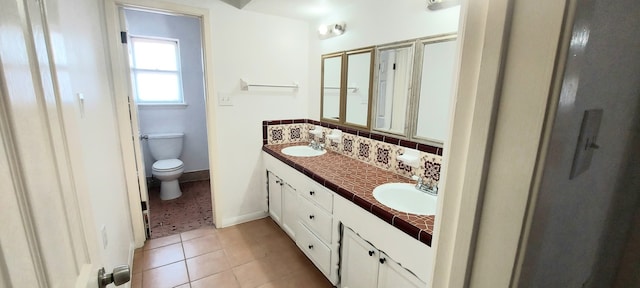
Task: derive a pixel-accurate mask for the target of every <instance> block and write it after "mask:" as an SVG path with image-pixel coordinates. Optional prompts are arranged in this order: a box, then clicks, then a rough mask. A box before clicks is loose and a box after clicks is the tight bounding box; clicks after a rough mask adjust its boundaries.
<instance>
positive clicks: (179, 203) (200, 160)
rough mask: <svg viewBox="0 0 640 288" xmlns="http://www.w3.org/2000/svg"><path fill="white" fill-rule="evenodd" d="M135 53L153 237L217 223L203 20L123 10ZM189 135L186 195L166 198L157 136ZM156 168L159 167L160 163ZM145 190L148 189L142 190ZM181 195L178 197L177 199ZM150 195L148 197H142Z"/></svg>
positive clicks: (135, 86) (185, 142)
mask: <svg viewBox="0 0 640 288" xmlns="http://www.w3.org/2000/svg"><path fill="white" fill-rule="evenodd" d="M123 13H124V17H125V19H126V27H127V37H128V39H127V42H128V44H129V45H128V46H129V55H130V61H129V63H130V70H131V86H132V90H133V95H134V97H132V99H133V100H134V102H135V104H136V105H135V108H136V109H137V111H136V112H137V115H138V117H137V119H138V127H139V133H140V134H141V135H142V141H140V145H141V147H140V149H139V150H138V151H141V152H142V155H140V156H141V157H142V159H143V160H144V161H142V162H143V163H144V172H145V173H144V174H145V175H146V177H145V178H146V182H147V191H146V193H147V197H146V198H147V199H148V202H147V208H148V209H147V210H146V212H145V213H146V214H147V217H146V218H145V219H147V221H148V223H146V225H145V227H147V230H148V232H147V234H148V235H147V237H148V238H158V237H163V236H168V235H172V234H176V233H180V232H185V231H188V230H192V229H196V228H199V227H201V226H207V225H208V226H211V225H213V219H212V218H213V217H212V215H213V214H212V205H211V189H210V183H209V161H208V158H209V157H208V155H209V154H208V145H207V127H206V109H205V86H204V73H203V71H204V67H203V59H202V37H201V35H202V32H201V31H202V29H201V22H200V19H198V18H197V17H192V16H185V15H171V14H166V13H157V12H153V11H145V10H140V9H130V8H124V9H123ZM167 133H179V134H183V135H184V136H183V139H182V149H181V150H182V151H181V155H180V157H179V159H180V160H181V161H182V162H183V165H184V168H183V169H184V173H183V174H182V175H181V176H180V178H179V183H180V188H181V190H182V195H181V196H179V197H177V198H174V199H166V197H164V198H165V199H164V200H163V199H161V195H160V186H161V185H165V184H164V183H161V181H159V180H158V179H157V177H155V176H153V174H154V173H152V166H154V163H156V162H155V161H157V160H162V159H156V158H157V157H158V155H154V154H153V153H151V152H150V151H153V150H152V149H150V145H152V144H150V142H153V141H156V142H157V141H158V140H154V139H157V138H155V137H153V135H164V134H167ZM154 167H155V166H154ZM141 193H145V191H141ZM173 197H175V196H172V197H171V198H173ZM142 198H145V197H142Z"/></svg>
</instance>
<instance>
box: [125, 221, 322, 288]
mask: <svg viewBox="0 0 640 288" xmlns="http://www.w3.org/2000/svg"><path fill="white" fill-rule="evenodd" d="M131 287H132V288H142V287H144V288H165V287H178V288H188V287H191V288H200V287H208V288H212V287H221V288H249V287H260V288H267V287H269V288H280V287H283V288H284V287H287V288H289V287H291V288H293V287H305V288H314V287H332V285H331V283H330V282H329V281H328V280H327V279H326V278H325V277H324V275H323V274H322V273H321V272H320V271H319V270H318V269H317V268H316V267H315V266H314V265H313V263H311V261H310V260H309V259H307V258H306V257H305V256H304V254H302V252H301V251H300V250H299V249H298V248H297V246H296V245H295V243H294V242H293V241H292V240H291V238H289V236H287V235H286V234H285V233H284V232H283V231H282V230H281V229H280V227H278V225H277V224H276V223H275V222H273V220H271V218H264V219H260V220H256V221H252V222H248V223H244V224H240V225H236V226H232V227H229V228H223V229H215V228H214V227H213V226H208V227H204V228H200V229H196V230H192V231H188V232H183V233H180V234H175V235H171V236H166V237H162V238H157V239H151V240H148V241H147V242H146V243H145V245H144V247H143V248H140V249H137V250H136V251H135V255H134V260H133V277H132V285H131Z"/></svg>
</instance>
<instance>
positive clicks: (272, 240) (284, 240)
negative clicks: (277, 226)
mask: <svg viewBox="0 0 640 288" xmlns="http://www.w3.org/2000/svg"><path fill="white" fill-rule="evenodd" d="M255 242H256V243H258V244H260V245H262V246H264V247H265V249H267V253H269V254H272V253H275V254H277V253H280V251H292V250H297V249H298V248H297V246H296V243H295V242H293V240H291V238H289V236H288V235H287V234H285V233H284V232H282V233H276V234H272V235H269V236H267V237H261V238H260V239H259V240H258V239H256V240H255Z"/></svg>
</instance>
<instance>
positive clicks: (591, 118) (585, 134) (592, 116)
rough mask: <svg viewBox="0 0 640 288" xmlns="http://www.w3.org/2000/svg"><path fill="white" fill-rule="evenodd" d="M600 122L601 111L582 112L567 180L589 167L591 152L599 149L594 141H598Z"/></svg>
mask: <svg viewBox="0 0 640 288" xmlns="http://www.w3.org/2000/svg"><path fill="white" fill-rule="evenodd" d="M601 120H602V109H592V110H586V111H584V117H583V118H582V126H581V128H580V135H579V136H578V145H576V151H575V154H574V156H573V165H572V166H571V174H570V175H569V179H573V178H576V177H577V176H578V175H580V174H582V172H584V171H587V170H588V169H589V166H591V158H592V157H593V150H595V149H598V148H599V147H598V144H596V140H597V139H598V131H599V130H600V122H601Z"/></svg>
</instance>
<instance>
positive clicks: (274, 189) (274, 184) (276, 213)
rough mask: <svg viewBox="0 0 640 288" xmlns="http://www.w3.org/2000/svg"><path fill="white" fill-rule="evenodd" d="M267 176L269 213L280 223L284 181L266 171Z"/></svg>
mask: <svg viewBox="0 0 640 288" xmlns="http://www.w3.org/2000/svg"><path fill="white" fill-rule="evenodd" d="M267 177H268V178H269V215H271V218H273V220H274V221H276V223H278V224H280V225H282V187H283V186H284V182H283V181H282V179H280V177H278V176H276V174H273V173H272V172H271V171H269V172H268V174H267Z"/></svg>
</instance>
